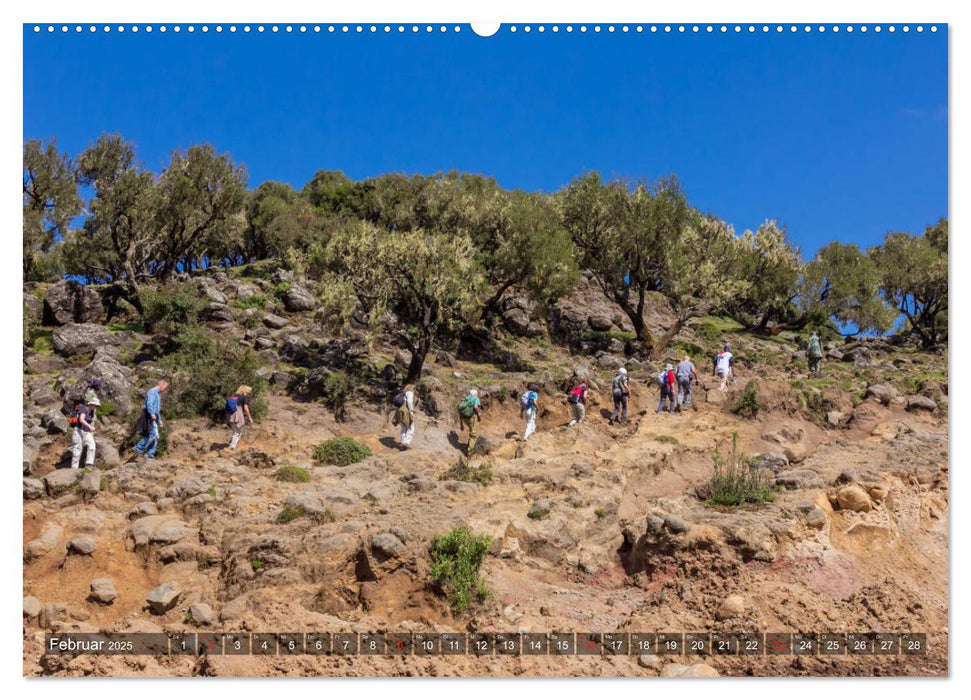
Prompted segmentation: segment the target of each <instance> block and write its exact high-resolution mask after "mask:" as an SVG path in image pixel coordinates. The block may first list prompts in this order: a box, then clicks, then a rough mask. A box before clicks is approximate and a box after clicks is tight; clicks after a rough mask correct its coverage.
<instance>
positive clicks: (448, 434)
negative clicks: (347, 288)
mask: <svg viewBox="0 0 971 700" xmlns="http://www.w3.org/2000/svg"><path fill="white" fill-rule="evenodd" d="M184 283H185V284H193V285H196V286H197V287H198V288H199V289H200V291H201V293H202V294H204V295H205V296H206V298H207V299H208V300H209V308H208V309H207V310H206V312H205V318H206V319H207V323H208V324H209V325H210V327H212V328H218V329H221V330H222V331H224V332H226V333H232V334H234V335H235V336H236V337H239V338H240V339H241V341H242V342H244V343H246V344H248V345H250V346H252V347H253V348H254V349H255V350H257V351H258V353H259V357H260V360H261V364H262V370H261V371H263V372H264V373H265V376H266V377H267V378H268V380H269V383H270V387H271V388H270V391H269V393H268V401H269V415H268V416H267V418H265V419H264V420H262V422H261V423H260V424H259V425H258V426H256V428H253V429H247V432H246V433H245V434H244V436H243V440H242V442H241V444H240V449H239V450H238V451H236V452H230V451H228V450H226V449H225V447H226V443H227V441H228V440H227V431H226V430H225V428H223V427H222V426H218V425H213V424H211V423H209V422H208V421H206V420H204V419H193V420H177V421H171V426H172V434H171V436H170V438H169V450H168V452H167V454H165V456H164V457H162V458H160V459H158V460H155V461H152V462H148V463H141V462H138V463H135V462H131V461H128V455H129V453H127V452H126V451H125V450H123V449H122V450H121V451H120V454H119V450H118V449H117V448H118V446H119V445H121V443H122V440H123V439H124V437H125V436H126V435H127V434H128V432H129V430H130V425H129V421H130V412H131V411H132V410H133V407H136V406H137V405H138V391H144V390H145V389H146V388H147V387H148V386H149V385H150V384H151V382H152V381H154V377H156V376H158V372H159V369H158V367H157V364H156V361H155V360H156V357H155V356H153V352H154V351H153V348H155V347H156V346H157V344H158V339H157V338H153V337H152V336H148V335H144V334H141V333H139V332H136V331H134V330H124V329H122V330H119V329H118V328H117V327H110V326H105V325H102V322H103V321H104V318H103V309H101V308H100V307H99V304H98V303H96V302H97V299H95V298H94V297H92V296H91V294H90V290H85V289H84V288H80V289H79V288H76V287H73V286H71V285H70V284H69V283H59V284H58V285H55V286H54V288H51V289H42V288H41V289H37V288H35V289H31V290H26V291H25V300H28V299H30V300H32V301H25V308H27V307H28V306H29V307H30V309H28V310H31V309H32V311H31V313H34V314H35V315H36V318H37V321H38V322H41V323H47V324H50V325H49V326H46V327H42V332H41V333H40V334H35V335H37V337H42V338H43V337H46V336H45V335H44V333H45V332H46V331H43V328H46V329H47V331H50V342H49V343H44V342H40V343H36V342H35V343H33V345H32V346H31V347H30V348H28V349H27V350H25V359H24V473H25V477H24V511H23V530H24V596H25V599H24V673H25V675H49V674H54V675H282V674H290V675H610V676H617V675H621V676H627V675H711V674H715V673H717V674H722V675H943V674H946V673H947V640H948V637H947V625H948V609H947V601H948V583H947V582H948V570H947V532H948V527H947V517H948V516H947V514H948V479H947V476H948V466H947V465H948V460H947V444H948V441H947V438H948V425H947V381H946V376H947V375H946V355H945V354H937V353H924V352H918V351H916V350H914V349H912V348H907V347H900V346H894V345H891V344H889V343H887V342H884V341H871V342H860V343H849V344H840V345H830V346H829V347H828V350H829V353H830V357H829V358H828V359H827V361H826V363H825V364H824V375H825V376H824V378H823V379H814V378H808V377H807V376H806V375H805V362H804V360H803V359H801V358H800V355H799V353H798V351H797V349H796V347H795V345H793V344H791V343H787V341H786V339H781V340H780V339H773V340H766V339H757V338H752V337H749V336H745V335H743V334H740V333H739V332H738V331H737V330H734V329H733V327H732V326H731V325H730V324H724V323H723V322H718V321H717V320H711V319H706V320H704V321H703V322H701V323H700V324H696V326H695V327H694V328H692V329H689V330H687V331H685V332H684V333H683V334H682V337H681V338H679V340H680V342H681V343H682V344H681V345H679V346H678V348H677V349H678V350H684V349H685V348H692V347H693V346H698V347H700V348H702V349H704V350H705V351H708V350H713V349H714V348H715V347H716V346H717V344H718V343H719V342H721V340H722V338H727V339H730V340H732V342H733V346H734V349H735V350H736V351H737V352H736V354H737V355H738V370H739V374H740V375H741V381H740V382H739V384H738V385H737V386H734V387H732V389H731V390H730V392H729V393H728V395H723V394H722V393H721V392H719V391H717V390H715V389H713V390H706V389H704V388H699V390H698V396H696V402H697V403H696V406H697V409H698V410H696V411H687V412H685V413H684V414H678V415H668V414H663V415H657V414H655V412H654V408H655V407H656V403H657V391H656V389H655V388H654V387H653V385H652V382H651V376H652V375H653V374H655V373H656V371H655V367H654V366H652V365H651V364H649V363H647V364H644V365H642V364H641V363H639V362H637V361H634V360H627V359H626V358H624V343H623V339H624V337H625V336H624V335H623V332H624V331H625V323H624V319H623V317H622V316H620V315H619V314H618V313H617V310H616V309H611V308H610V307H609V305H607V304H605V303H603V302H601V301H599V299H598V298H597V297H596V296H595V295H594V294H592V293H590V292H587V291H585V290H584V289H582V288H581V289H580V290H578V291H577V293H576V294H575V295H573V296H572V297H571V298H569V299H567V300H564V301H563V302H561V303H560V304H558V305H557V306H556V307H554V308H553V309H550V310H539V311H538V310H536V309H534V308H532V307H531V306H530V305H528V304H527V303H525V302H517V301H515V300H514V301H512V302H510V303H507V305H506V307H505V311H504V314H503V321H504V325H505V327H506V329H507V330H508V332H509V333H508V335H506V336H504V337H503V338H501V339H500V340H499V341H498V343H497V347H496V348H495V349H493V350H492V351H491V353H489V354H487V355H483V353H482V352H481V351H479V352H473V351H471V350H469V349H467V348H466V349H463V348H461V347H459V348H456V349H454V350H455V351H454V352H445V351H442V352H440V353H439V354H438V357H437V359H436V361H435V362H434V363H432V364H430V366H429V367H428V373H427V376H426V377H425V378H424V380H423V383H422V384H423V387H422V389H421V391H420V398H421V400H420V412H419V416H418V421H419V422H418V428H417V435H416V438H415V441H414V444H413V448H412V449H411V450H410V451H407V452H401V451H399V450H398V449H397V447H396V444H395V429H394V428H392V427H391V425H390V423H389V422H388V416H387V411H388V410H389V409H388V408H387V406H388V404H387V402H386V401H385V402H383V403H382V401H381V398H382V395H381V391H380V390H379V388H378V386H377V385H374V386H371V387H370V388H369V389H367V390H366V391H364V390H362V391H361V392H359V393H358V394H355V396H354V398H353V399H352V400H351V402H350V403H349V405H348V407H347V411H346V416H344V420H343V421H342V422H336V421H335V420H334V418H333V417H332V415H331V412H330V411H328V410H326V409H324V408H323V407H322V406H321V404H320V403H319V402H317V401H316V400H315V398H316V392H315V390H314V387H315V382H320V381H321V380H322V377H323V376H325V375H326V373H327V372H328V371H330V370H332V369H335V368H338V367H340V366H341V364H342V363H346V362H347V361H348V358H358V359H360V358H364V360H365V361H366V362H368V363H370V364H371V365H372V366H373V367H374V369H375V372H376V373H381V374H383V375H388V376H391V377H393V375H394V374H395V371H396V370H395V363H396V362H397V364H399V365H400V364H404V363H406V361H407V358H406V357H401V356H400V355H401V353H400V352H399V351H396V349H395V348H393V347H385V346H382V345H381V344H380V342H378V343H375V344H374V345H372V346H371V347H368V346H367V344H366V343H365V342H364V341H363V340H361V339H355V338H347V339H332V340H321V338H320V336H319V334H318V333H317V331H316V330H315V328H314V325H313V321H312V308H313V306H314V302H313V299H314V298H313V291H314V290H313V289H312V286H311V285H306V286H303V285H294V287H295V288H296V291H295V292H293V293H292V294H291V293H290V292H291V291H293V289H294V287H291V289H290V290H289V291H288V292H287V293H286V295H285V296H284V297H283V298H281V299H279V300H276V301H269V302H268V306H267V307H266V308H264V309H262V310H258V309H253V308H249V309H239V308H236V307H235V306H234V305H233V304H232V303H231V300H232V299H238V298H245V297H246V296H248V295H249V294H252V293H255V292H256V291H259V290H263V291H266V290H268V289H270V288H271V286H272V285H273V284H276V283H278V282H277V281H273V280H260V279H256V280H249V279H247V280H243V279H237V278H232V277H228V276H226V275H225V274H223V273H217V274H216V275H214V276H212V277H204V278H202V279H200V280H191V281H186V282H184ZM42 299H43V301H41V300H42ZM653 313H654V322H655V323H658V324H660V323H663V321H664V318H665V310H664V308H663V306H661V305H656V307H655V310H654V312H653ZM717 323H722V325H721V326H718V325H717ZM551 341H552V342H551ZM396 355H398V357H396ZM696 361H697V363H698V365H699V370H701V371H702V374H703V377H704V376H705V374H706V370H708V369H709V368H708V366H707V361H706V360H696ZM621 362H624V363H626V364H627V366H628V367H629V368H631V370H632V372H631V376H632V379H633V388H634V396H633V398H632V402H631V413H632V418H631V421H630V422H629V423H628V424H627V425H625V426H611V425H609V424H608V422H607V420H606V413H607V409H608V408H609V407H608V406H607V404H608V403H609V400H610V399H609V393H608V390H609V379H610V377H611V376H612V375H613V372H614V368H615V367H616V366H617V365H618V364H619V363H621ZM378 367H381V368H382V369H381V370H378V369H377V368H378ZM315 372H316V378H315ZM573 373H578V374H584V375H587V376H589V378H590V379H591V380H592V383H593V387H594V390H593V392H592V399H593V402H592V405H591V406H590V407H589V410H588V419H587V421H585V422H584V423H581V424H580V425H579V426H578V427H576V428H569V427H567V426H566V423H567V421H568V407H567V405H566V403H565V402H564V400H563V393H562V387H563V385H564V383H565V382H566V381H567V380H568V379H569V377H570V376H571V375H572V374H573ZM95 376H97V377H100V378H102V380H103V381H104V382H105V389H104V391H103V392H102V394H103V398H107V399H109V400H110V401H111V402H112V403H114V404H115V411H116V413H115V415H113V416H109V417H105V418H102V419H101V420H102V430H101V433H100V437H99V451H98V463H97V464H96V467H97V469H96V471H92V472H90V473H84V472H83V471H82V472H72V471H70V470H65V469H58V468H57V467H59V466H64V464H65V462H64V455H65V451H66V450H67V448H68V447H69V435H68V433H67V427H68V426H67V423H66V417H65V410H66V408H67V407H68V406H70V405H71V403H72V401H73V400H74V398H75V394H76V392H77V391H79V390H80V389H79V388H83V386H85V385H86V383H87V380H88V379H90V378H91V377H95ZM752 377H757V378H759V390H758V391H759V399H760V401H761V403H762V408H761V410H760V411H759V413H758V415H757V416H756V417H755V418H754V419H744V418H741V417H739V416H737V415H735V414H734V413H732V411H731V407H732V405H733V404H734V403H735V401H736V400H737V399H738V398H739V396H740V395H741V393H742V390H743V387H744V384H745V382H746V381H747V379H749V378H752ZM527 380H533V381H537V382H539V383H540V384H541V385H542V387H543V392H542V394H541V402H542V404H543V406H544V409H543V411H542V412H541V416H540V420H539V426H540V427H539V432H538V433H537V434H536V435H535V436H534V437H533V438H531V439H530V441H529V442H528V443H526V444H523V443H522V442H521V441H519V440H518V432H519V431H520V430H521V429H522V425H521V421H520V419H519V415H518V413H519V411H518V404H517V399H516V397H517V396H518V394H519V393H520V392H521V391H522V389H523V388H524V386H525V382H526V381H527ZM705 381H706V382H709V383H710V382H711V380H710V379H707V377H706V378H705ZM470 385H476V386H478V387H479V388H480V391H481V392H482V395H483V403H484V405H485V409H486V410H485V414H486V419H485V422H484V424H483V426H482V433H483V435H484V436H485V438H486V440H485V441H484V442H485V443H486V448H487V449H486V450H484V452H485V454H482V455H479V456H477V457H476V458H475V461H476V462H478V463H481V464H483V465H485V466H488V467H489V468H490V470H491V472H492V475H493V479H492V481H491V482H489V483H487V484H479V483H470V482H464V481H453V480H449V479H447V478H443V476H444V474H445V472H447V471H448V470H449V468H450V467H451V466H452V465H453V464H454V463H455V462H456V461H457V459H458V456H459V454H460V449H459V448H460V447H461V443H463V442H464V437H462V436H461V435H460V434H459V433H458V425H457V421H456V420H455V419H454V417H453V415H452V414H453V411H452V410H451V407H452V406H454V404H455V402H456V401H457V399H458V397H459V396H460V395H461V393H462V392H463V391H464V390H465V389H466V388H467V387H468V386H470ZM733 433H737V434H738V443H739V447H740V448H741V450H742V451H743V452H744V453H746V454H748V455H752V456H756V457H757V460H758V461H759V463H760V464H761V466H762V468H764V469H766V470H769V471H770V472H771V478H772V480H773V481H774V483H775V484H776V485H777V487H778V491H777V495H776V499H775V500H774V501H773V502H771V503H768V504H765V505H762V506H758V507H756V506H743V507H734V508H727V507H715V506H711V505H708V504H706V502H705V501H703V500H701V499H700V498H699V496H698V488H699V487H700V486H701V485H703V484H704V483H705V482H706V481H707V479H708V478H709V477H710V476H711V471H712V459H711V458H712V455H713V454H716V453H720V454H725V453H726V451H727V450H728V449H729V447H730V444H731V441H732V434H733ZM334 436H352V437H354V438H356V439H358V440H359V441H361V442H363V443H364V444H366V445H367V446H369V447H370V449H371V450H372V452H373V456H372V457H369V458H367V459H365V460H364V461H362V462H359V463H356V464H352V465H350V466H347V467H336V466H326V465H320V464H319V463H317V462H315V461H314V460H313V458H312V456H311V455H312V451H313V447H314V446H315V445H316V444H318V443H320V442H322V441H323V440H325V439H327V438H329V437H334ZM287 465H297V466H301V467H304V468H305V469H306V470H307V471H308V473H309V474H310V481H309V483H289V482H281V481H280V480H278V479H277V478H276V476H275V474H276V472H277V469H278V468H279V467H282V466H287ZM286 507H289V508H291V509H293V508H298V509H301V510H302V512H303V515H302V517H297V518H295V519H293V520H291V521H290V522H286V523H280V522H278V521H277V517H278V514H279V513H280V512H281V510H283V509H284V508H286ZM459 525H468V526H469V527H471V528H472V529H473V530H474V531H475V532H477V533H483V534H489V535H491V536H492V537H493V547H492V550H491V552H490V554H489V555H488V556H487V557H486V559H485V563H484V565H483V569H482V574H483V577H484V580H485V583H486V585H487V587H488V588H489V590H490V595H489V596H488V598H487V599H486V600H485V601H484V602H483V603H481V604H479V605H477V606H475V607H473V609H471V610H470V611H469V612H468V613H465V614H463V615H460V616H456V615H454V614H453V613H452V611H451V609H450V607H449V604H448V601H447V600H446V599H445V598H444V597H443V596H442V594H441V592H440V591H439V590H438V589H437V587H436V586H435V585H433V582H432V580H431V577H430V575H429V569H430V562H429V555H428V550H429V543H430V540H431V538H432V537H434V536H435V535H439V534H442V533H445V532H447V531H449V530H450V529H452V528H454V527H456V526H459ZM52 630H53V631H60V632H67V631H98V630H110V631H143V632H148V631H156V632H157V631H165V632H177V631H197V630H198V631H203V630H213V631H222V632H244V631H245V632H312V631H317V632H384V631H401V632H447V631H459V632H473V631H495V632H503V631H508V632H515V631H522V632H553V631H557V632H568V631H576V632H614V631H621V632H625V631H626V632H661V631H683V632H704V631H712V632H722V631H724V632H736V633H744V632H844V633H856V632H870V631H874V632H925V633H927V640H928V646H929V651H928V653H926V654H924V655H920V656H903V655H897V656H880V655H866V656H858V655H842V656H826V655H815V656H795V655H785V656H770V655H760V656H747V655H740V656H701V657H693V656H677V657H664V656H661V657H655V656H648V655H637V654H632V655H629V656H626V657H603V658H600V657H597V658H592V657H585V656H568V657H560V656H548V657H537V656H517V657H504V656H492V657H489V658H477V657H474V656H462V657H441V656H439V657H424V656H410V657H404V658H401V657H390V656H389V657H375V656H357V657H333V656H324V657H316V656H294V657H290V656H271V657H263V656H241V657H237V656H213V657H208V658H198V657H183V656H174V657H168V658H161V657H145V656H137V657H135V656H133V657H120V656H115V657H105V656H102V657H92V656H78V657H76V658H71V657H69V656H61V655H54V654H45V653H44V650H43V635H44V633H45V632H47V631H52Z"/></svg>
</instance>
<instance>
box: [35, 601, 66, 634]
mask: <svg viewBox="0 0 971 700" xmlns="http://www.w3.org/2000/svg"><path fill="white" fill-rule="evenodd" d="M66 614H67V605H65V604H64V603H51V604H50V605H45V606H44V608H43V609H42V610H41V611H40V615H39V616H38V619H37V623H38V624H39V625H40V626H41V627H42V628H43V629H47V630H49V629H53V628H54V625H55V623H57V622H58V620H63V619H64V617H65V615H66Z"/></svg>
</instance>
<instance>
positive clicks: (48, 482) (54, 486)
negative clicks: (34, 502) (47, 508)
mask: <svg viewBox="0 0 971 700" xmlns="http://www.w3.org/2000/svg"><path fill="white" fill-rule="evenodd" d="M82 476H84V471H83V470H81V469H55V470H54V471H52V472H51V473H50V474H47V475H46V476H44V485H45V486H46V487H47V495H48V496H51V497H54V496H60V495H61V494H62V493H64V492H65V491H68V490H69V489H72V488H74V485H75V484H76V483H77V482H78V481H80V479H81V477H82Z"/></svg>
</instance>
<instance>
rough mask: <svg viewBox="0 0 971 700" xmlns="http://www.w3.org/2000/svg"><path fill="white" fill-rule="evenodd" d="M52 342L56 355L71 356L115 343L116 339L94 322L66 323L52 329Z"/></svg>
mask: <svg viewBox="0 0 971 700" xmlns="http://www.w3.org/2000/svg"><path fill="white" fill-rule="evenodd" d="M53 342H54V351H55V352H56V353H57V354H58V355H63V356H64V357H72V356H74V355H80V354H81V353H86V352H94V351H95V350H97V349H98V348H102V347H105V346H107V345H115V344H116V342H117V341H116V339H115V337H114V335H112V333H111V331H109V330H108V329H107V328H105V327H104V326H100V325H98V324H96V323H68V324H66V325H63V326H61V327H60V328H58V329H57V330H56V331H54V337H53Z"/></svg>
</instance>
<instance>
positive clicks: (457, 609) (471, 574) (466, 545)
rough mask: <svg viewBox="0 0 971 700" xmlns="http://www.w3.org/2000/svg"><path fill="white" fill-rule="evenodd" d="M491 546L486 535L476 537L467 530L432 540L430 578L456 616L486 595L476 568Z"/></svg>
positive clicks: (489, 538) (487, 593) (455, 530)
mask: <svg viewBox="0 0 971 700" xmlns="http://www.w3.org/2000/svg"><path fill="white" fill-rule="evenodd" d="M491 545H492V538H491V537H490V536H489V535H475V534H473V532H472V531H471V530H470V529H469V528H468V527H458V528H455V529H454V530H452V531H451V532H449V533H448V534H446V535H439V536H437V537H434V538H433V539H432V544H431V550H430V555H431V560H432V569H431V576H432V578H433V579H435V581H437V582H438V583H439V584H440V585H441V586H442V588H443V589H444V590H445V593H446V595H447V596H448V598H449V601H450V603H451V605H452V612H454V613H455V614H456V615H458V614H460V613H463V612H465V611H466V610H468V608H469V605H471V604H472V603H473V602H475V601H481V600H485V598H486V597H487V596H488V595H489V589H488V588H486V586H485V582H484V581H483V580H482V578H481V577H480V576H479V568H480V567H481V566H482V560H483V558H484V557H485V555H486V552H488V551H489V547H490V546H491Z"/></svg>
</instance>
